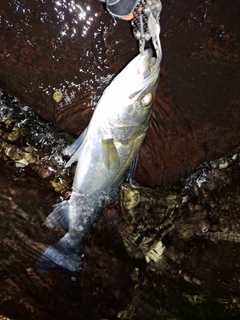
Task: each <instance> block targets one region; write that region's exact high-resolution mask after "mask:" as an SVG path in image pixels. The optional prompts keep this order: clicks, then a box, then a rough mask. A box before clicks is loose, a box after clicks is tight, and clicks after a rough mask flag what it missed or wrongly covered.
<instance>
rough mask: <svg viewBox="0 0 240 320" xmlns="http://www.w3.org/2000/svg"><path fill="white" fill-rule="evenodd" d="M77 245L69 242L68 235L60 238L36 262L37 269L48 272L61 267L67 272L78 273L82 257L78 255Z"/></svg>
mask: <svg viewBox="0 0 240 320" xmlns="http://www.w3.org/2000/svg"><path fill="white" fill-rule="evenodd" d="M78 251H79V244H78V245H77V244H74V246H73V243H71V242H70V241H69V234H68V233H66V235H65V236H64V237H63V238H61V239H60V240H59V241H58V242H56V243H55V244H54V245H52V246H49V247H48V248H47V250H46V251H45V252H44V253H43V254H42V255H41V257H40V258H39V259H38V260H37V262H36V267H37V269H40V270H48V269H52V268H55V267H61V268H64V269H67V270H69V271H72V272H75V271H79V270H80V269H81V266H82V259H83V255H81V254H79V253H78Z"/></svg>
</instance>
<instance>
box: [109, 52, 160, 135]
mask: <svg viewBox="0 0 240 320" xmlns="http://www.w3.org/2000/svg"><path fill="white" fill-rule="evenodd" d="M159 73H160V64H158V65H157V62H156V59H155V58H154V57H153V53H152V50H151V49H146V50H145V51H144V52H143V53H142V54H139V55H138V56H136V57H135V58H134V59H133V60H132V61H131V62H130V63H129V64H128V65H127V66H126V67H125V68H124V69H123V70H122V71H121V73H120V74H119V75H118V76H117V77H116V78H115V79H114V81H113V82H112V83H111V85H110V86H109V89H110V90H111V93H112V99H111V101H112V103H111V109H110V110H109V113H108V115H109V116H108V122H109V124H110V127H111V128H112V130H111V131H112V134H113V135H114V132H115V135H118V136H119V134H122V136H123V138H124V136H126V137H127V136H128V137H129V135H134V133H136V134H137V133H138V132H139V131H143V130H147V128H148V125H149V121H150V116H151V112H152V107H153V102H154V99H155V95H156V89H157V85H158V80H159ZM111 86H112V88H111ZM129 131H131V132H129ZM116 138H119V137H116Z"/></svg>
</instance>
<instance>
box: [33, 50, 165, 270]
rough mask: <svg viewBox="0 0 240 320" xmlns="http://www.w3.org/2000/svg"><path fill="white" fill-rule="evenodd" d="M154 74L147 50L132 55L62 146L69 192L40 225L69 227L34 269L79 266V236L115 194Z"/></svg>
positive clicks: (145, 120) (142, 128) (141, 131)
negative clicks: (70, 176)
mask: <svg viewBox="0 0 240 320" xmlns="http://www.w3.org/2000/svg"><path fill="white" fill-rule="evenodd" d="M154 63H155V64H154ZM159 73H160V65H156V59H155V58H153V57H152V50H150V49H147V50H145V51H144V53H143V54H139V55H138V56H137V57H135V58H134V59H133V60H132V61H131V62H130V63H129V64H128V65H127V66H126V67H125V68H124V69H123V70H122V71H121V72H120V74H119V75H117V76H116V77H115V78H114V80H113V81H112V82H111V83H110V85H109V86H108V87H107V88H106V89H105V91H104V93H103V95H102V96H101V98H100V100H99V102H98V104H97V106H96V108H95V110H94V114H93V116H92V119H91V121H90V123H89V125H88V127H87V128H86V129H85V131H84V132H83V133H82V135H81V136H80V137H79V138H78V139H77V141H76V142H75V143H74V144H73V145H72V146H70V147H68V148H67V149H66V152H65V153H67V154H73V155H72V157H71V159H70V160H69V162H68V163H67V164H66V166H67V167H68V166H70V165H71V164H72V163H74V162H76V161H78V164H77V168H76V172H75V176H74V181H73V186H72V194H71V197H70V199H69V200H68V201H63V202H62V203H60V204H57V205H55V206H54V210H53V211H52V212H51V213H50V215H49V216H48V217H47V219H46V221H45V224H46V225H47V226H49V227H52V226H56V225H60V226H62V227H64V228H65V229H68V232H67V233H66V234H65V236H64V237H63V238H61V239H60V240H59V241H58V242H57V243H56V244H54V245H52V246H50V247H48V249H47V250H46V251H45V252H44V254H43V255H42V256H41V257H40V258H39V260H38V262H37V265H38V267H39V268H42V269H45V268H50V267H54V266H61V267H63V268H65V269H68V270H70V271H76V270H78V268H79V265H80V263H81V256H80V253H79V248H80V244H81V243H82V240H83V237H84V236H85V234H86V232H87V231H88V229H89V227H90V225H91V224H92V223H93V221H94V220H95V218H96V216H97V214H98V212H99V209H100V208H101V207H102V204H103V202H108V201H110V200H111V199H113V198H114V196H115V195H116V193H117V191H118V188H119V185H120V184H121V182H122V181H123V180H124V177H125V174H126V171H127V170H128V169H129V167H130V166H131V164H132V163H133V161H134V159H135V158H136V156H137V154H138V152H139V150H140V148H141V145H142V142H143V140H144V138H145V136H146V132H147V129H148V127H149V122H150V117H151V113H152V106H153V102H154V97H155V93H156V88H157V85H158V79H159Z"/></svg>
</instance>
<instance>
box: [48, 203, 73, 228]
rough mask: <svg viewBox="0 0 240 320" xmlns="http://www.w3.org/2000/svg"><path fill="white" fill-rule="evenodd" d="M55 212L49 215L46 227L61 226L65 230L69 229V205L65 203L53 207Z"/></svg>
mask: <svg viewBox="0 0 240 320" xmlns="http://www.w3.org/2000/svg"><path fill="white" fill-rule="evenodd" d="M53 208H54V209H53V211H52V212H51V213H50V214H49V216H48V217H47V219H46V220H45V221H44V223H43V224H44V225H46V226H48V227H55V226H59V227H62V228H64V229H66V230H67V229H68V228H69V203H68V201H63V202H61V203H57V204H55V205H54V206H53Z"/></svg>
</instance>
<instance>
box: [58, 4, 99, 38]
mask: <svg viewBox="0 0 240 320" xmlns="http://www.w3.org/2000/svg"><path fill="white" fill-rule="evenodd" d="M54 10H55V11H56V12H57V18H58V19H59V23H61V25H62V26H61V35H62V36H66V35H68V34H69V35H70V36H71V37H74V36H75V35H76V34H77V33H78V34H79V31H80V32H81V35H82V37H84V36H86V34H87V33H88V31H89V30H90V26H91V24H92V22H93V16H92V13H91V7H90V5H89V4H88V2H87V1H85V2H84V3H83V5H80V4H78V3H76V2H75V1H74V0H71V1H67V0H61V1H59V0H58V1H55V8H54ZM66 16H67V19H68V20H69V19H70V17H71V26H69V22H67V21H66ZM94 16H95V17H96V16H97V13H95V14H94ZM79 22H81V30H79V28H80V27H79V24H78V23H79ZM83 22H84V23H83Z"/></svg>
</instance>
